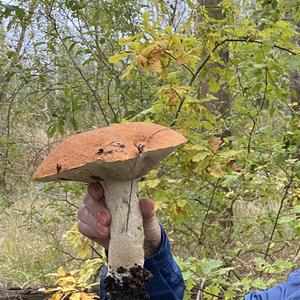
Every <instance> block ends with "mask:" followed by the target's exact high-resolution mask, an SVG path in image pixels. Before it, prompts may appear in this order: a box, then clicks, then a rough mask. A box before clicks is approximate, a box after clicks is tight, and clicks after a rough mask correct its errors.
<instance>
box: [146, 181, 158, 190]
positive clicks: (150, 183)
mask: <svg viewBox="0 0 300 300" xmlns="http://www.w3.org/2000/svg"><path fill="white" fill-rule="evenodd" d="M159 183H160V180H159V179H152V180H147V181H146V186H147V187H148V188H150V189H154V188H155V187H157V186H158V185H159Z"/></svg>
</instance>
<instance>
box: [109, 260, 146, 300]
mask: <svg viewBox="0 0 300 300" xmlns="http://www.w3.org/2000/svg"><path fill="white" fill-rule="evenodd" d="M128 272H129V273H130V275H128ZM116 273H117V274H115V273H112V274H110V275H108V276H107V277H106V278H105V281H104V285H105V290H106V292H107V295H106V299H107V300H120V299H122V300H148V299H150V297H149V295H148V294H147V292H146V290H145V283H146V282H148V281H149V280H150V278H151V277H152V274H151V272H149V271H148V270H146V269H145V268H142V267H141V266H138V265H136V266H134V267H133V268H131V269H130V270H129V271H128V270H127V269H125V268H122V267H120V268H118V269H117V272H116ZM123 274H126V276H122V275H123Z"/></svg>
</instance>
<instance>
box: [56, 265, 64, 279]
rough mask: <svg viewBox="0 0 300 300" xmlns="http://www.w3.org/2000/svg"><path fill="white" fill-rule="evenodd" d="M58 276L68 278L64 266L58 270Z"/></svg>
mask: <svg viewBox="0 0 300 300" xmlns="http://www.w3.org/2000/svg"><path fill="white" fill-rule="evenodd" d="M57 274H58V276H60V277H65V276H66V272H65V271H64V268H63V267H62V266H61V267H59V268H58V270H57Z"/></svg>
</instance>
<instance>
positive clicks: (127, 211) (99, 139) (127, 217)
mask: <svg viewBox="0 0 300 300" xmlns="http://www.w3.org/2000/svg"><path fill="white" fill-rule="evenodd" d="M185 142H186V139H185V138H184V137H183V136H182V135H181V134H180V133H178V132H176V131H174V130H172V129H169V128H166V127H163V126H160V125H157V124H151V123H143V122H134V123H128V124H116V125H110V126H108V127H102V128H98V129H94V130H90V131H86V132H82V133H79V134H76V135H74V136H71V137H69V138H67V139H65V140H64V141H63V142H62V143H60V144H59V145H57V146H56V147H55V149H54V150H53V151H51V152H50V154H49V155H48V156H47V157H46V158H45V159H44V161H43V162H42V163H41V164H40V166H39V167H38V169H37V170H36V172H35V173H34V175H33V179H34V180H35V181H40V182H47V181H60V180H73V181H80V182H87V183H90V182H99V181H100V182H101V185H102V186H103V189H104V195H105V201H106V205H107V207H108V208H109V210H110V212H111V215H112V220H111V228H110V242H109V251H108V266H109V272H108V273H109V276H108V278H109V279H108V280H106V286H107V290H108V293H109V299H120V298H121V297H122V293H126V294H127V295H129V294H130V293H131V294H132V295H136V296H132V295H131V296H129V298H128V299H139V300H140V299H144V298H143V297H144V296H141V295H142V294H144V291H143V288H144V281H145V280H146V279H147V278H149V276H148V275H147V271H145V270H144V269H143V264H144V249H143V246H144V232H143V219H142V215H141V212H140V207H139V201H138V180H139V179H140V178H141V177H142V176H144V175H145V174H147V173H148V172H149V171H150V170H152V169H153V168H155V167H156V166H157V165H158V164H159V162H160V161H161V160H162V159H164V158H165V157H166V156H168V155H169V154H170V153H171V152H173V151H174V150H175V149H176V148H177V147H178V146H180V145H182V144H183V143H185ZM136 276H141V277H144V279H145V280H144V279H139V280H137V279H136V278H134V277H136ZM131 278H133V280H132V281H131V282H130V280H131ZM125 282H126V284H125ZM138 282H141V283H138ZM133 283H134V284H133ZM125 285H126V287H124V286H125ZM136 285H140V286H139V287H138V288H137V286H136ZM128 286H133V288H134V289H137V290H140V291H139V292H136V291H134V292H133V291H129V290H128ZM116 289H119V290H122V291H123V292H121V293H119V292H117V293H116V292H115V291H114V290H116ZM113 295H116V296H113ZM127 297H128V296H127ZM123 299H127V298H124V297H123Z"/></svg>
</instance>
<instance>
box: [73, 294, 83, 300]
mask: <svg viewBox="0 0 300 300" xmlns="http://www.w3.org/2000/svg"><path fill="white" fill-rule="evenodd" d="M80 299H81V297H80V293H73V294H72V295H71V297H70V300H80Z"/></svg>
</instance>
